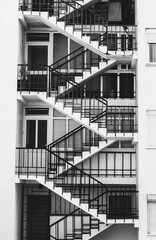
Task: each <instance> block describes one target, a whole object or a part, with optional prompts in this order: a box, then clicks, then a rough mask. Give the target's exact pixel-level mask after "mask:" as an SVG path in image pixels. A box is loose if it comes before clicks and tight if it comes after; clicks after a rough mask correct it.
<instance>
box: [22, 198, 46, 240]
mask: <svg viewBox="0 0 156 240" xmlns="http://www.w3.org/2000/svg"><path fill="white" fill-rule="evenodd" d="M49 216H50V196H39V195H36V196H28V205H27V235H26V236H27V237H26V240H49V238H50V227H49Z"/></svg>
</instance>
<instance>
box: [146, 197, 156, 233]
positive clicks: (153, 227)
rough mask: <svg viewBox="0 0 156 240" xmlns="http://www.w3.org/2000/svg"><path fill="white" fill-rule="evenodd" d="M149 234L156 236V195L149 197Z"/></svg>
mask: <svg viewBox="0 0 156 240" xmlns="http://www.w3.org/2000/svg"><path fill="white" fill-rule="evenodd" d="M147 234H150V235H156V194H148V195H147Z"/></svg>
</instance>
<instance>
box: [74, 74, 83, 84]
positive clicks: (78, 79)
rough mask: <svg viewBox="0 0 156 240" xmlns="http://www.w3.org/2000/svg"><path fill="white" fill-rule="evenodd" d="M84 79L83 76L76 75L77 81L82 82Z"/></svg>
mask: <svg viewBox="0 0 156 240" xmlns="http://www.w3.org/2000/svg"><path fill="white" fill-rule="evenodd" d="M82 79H83V78H82V77H80V76H76V77H75V82H76V83H80V82H81V81H82Z"/></svg>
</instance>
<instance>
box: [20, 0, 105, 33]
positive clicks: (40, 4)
mask: <svg viewBox="0 0 156 240" xmlns="http://www.w3.org/2000/svg"><path fill="white" fill-rule="evenodd" d="M19 10H20V11H22V12H25V11H29V12H30V13H31V14H32V13H33V12H38V13H39V15H41V13H42V12H47V13H48V17H51V16H57V17H58V21H64V22H65V24H66V25H72V26H73V27H74V30H79V31H81V33H82V35H84V34H89V35H90V34H96V35H97V36H100V35H101V34H103V33H104V32H107V20H106V19H105V18H103V17H102V16H100V15H98V14H97V13H95V12H94V10H93V9H91V7H89V8H86V7H84V6H83V5H81V4H80V3H78V2H76V1H74V0H68V1H64V0H61V1H58V0H57V1H52V0H46V1H42V0H39V1H38V0H37V1H35V0H34V1H33V2H31V1H29V0H20V1H19Z"/></svg>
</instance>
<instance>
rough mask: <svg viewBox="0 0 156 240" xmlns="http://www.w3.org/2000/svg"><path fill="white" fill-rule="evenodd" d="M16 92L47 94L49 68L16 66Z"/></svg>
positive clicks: (29, 65) (27, 65) (25, 65)
mask: <svg viewBox="0 0 156 240" xmlns="http://www.w3.org/2000/svg"><path fill="white" fill-rule="evenodd" d="M17 71H18V82H17V91H20V92H23V91H26V92H34V91H35V92H47V88H48V82H47V80H48V74H49V68H48V66H46V65H44V66H41V65H31V64H18V69H17Z"/></svg>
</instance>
